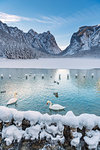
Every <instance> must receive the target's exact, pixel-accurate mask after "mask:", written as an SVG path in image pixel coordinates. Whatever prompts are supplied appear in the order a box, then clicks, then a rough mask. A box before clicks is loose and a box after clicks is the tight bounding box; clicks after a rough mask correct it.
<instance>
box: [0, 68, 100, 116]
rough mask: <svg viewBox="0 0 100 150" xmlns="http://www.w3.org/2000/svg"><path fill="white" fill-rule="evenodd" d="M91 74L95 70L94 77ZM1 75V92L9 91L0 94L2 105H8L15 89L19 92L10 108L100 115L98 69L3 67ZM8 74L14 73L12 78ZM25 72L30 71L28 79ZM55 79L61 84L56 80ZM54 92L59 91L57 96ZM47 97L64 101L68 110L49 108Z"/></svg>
mask: <svg viewBox="0 0 100 150" xmlns="http://www.w3.org/2000/svg"><path fill="white" fill-rule="evenodd" d="M92 73H94V77H93V78H92V77H91V74H92ZM0 74H3V75H4V78H3V79H1V78H0V92H1V91H4V90H6V93H0V105H3V106H6V103H7V102H8V100H9V99H10V98H12V97H13V95H14V92H17V94H18V95H17V97H18V102H17V104H16V105H10V106H8V107H12V108H16V109H18V110H35V111H40V112H41V113H49V114H56V113H59V114H66V112H67V111H70V110H71V111H73V112H74V113H75V114H76V115H79V114H81V113H93V114H96V115H100V70H99V69H92V70H66V69H56V70H50V69H0ZM9 74H11V79H9ZM25 74H28V79H26V78H25ZM34 74H35V75H36V78H35V79H34ZM42 74H44V79H42V77H41V76H42ZM59 74H61V80H59ZM75 74H78V78H75ZM84 74H85V76H86V77H85V78H84V77H83V75H84ZM67 75H69V79H68V78H67ZM51 76H52V77H51ZM54 80H56V81H58V82H59V84H57V83H54ZM54 92H58V95H59V97H58V98H57V97H55V96H54V94H53V93H54ZM48 100H50V101H51V102H52V103H56V104H61V105H62V106H65V107H66V109H65V110H64V111H58V112H55V111H50V110H49V108H48V106H47V105H46V102H47V101H48Z"/></svg>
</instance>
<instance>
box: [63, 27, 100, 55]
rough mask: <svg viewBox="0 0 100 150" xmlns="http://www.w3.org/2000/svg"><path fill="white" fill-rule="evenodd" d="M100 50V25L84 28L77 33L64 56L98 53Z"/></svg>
mask: <svg viewBox="0 0 100 150" xmlns="http://www.w3.org/2000/svg"><path fill="white" fill-rule="evenodd" d="M99 50H100V25H95V26H82V27H80V28H79V30H78V31H77V32H75V33H74V34H73V35H72V37H71V40H70V45H69V46H68V47H67V48H66V50H65V51H64V52H63V53H64V55H76V54H79V53H82V54H83V53H84V52H86V51H87V53H88V52H89V53H90V52H92V53H93V52H96V51H99Z"/></svg>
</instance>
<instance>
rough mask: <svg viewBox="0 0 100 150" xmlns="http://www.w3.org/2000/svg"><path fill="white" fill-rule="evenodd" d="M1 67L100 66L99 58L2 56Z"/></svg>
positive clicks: (79, 67)
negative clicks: (20, 58) (19, 58)
mask: <svg viewBox="0 0 100 150" xmlns="http://www.w3.org/2000/svg"><path fill="white" fill-rule="evenodd" d="M0 68H48V69H56V68H57V69H59V68H60V69H91V68H100V59H99V58H41V59H31V60H29V59H28V60H14V59H13V60H10V59H5V58H0Z"/></svg>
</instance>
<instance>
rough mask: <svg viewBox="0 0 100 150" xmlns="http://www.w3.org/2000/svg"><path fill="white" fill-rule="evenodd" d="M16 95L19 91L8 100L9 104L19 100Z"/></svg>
mask: <svg viewBox="0 0 100 150" xmlns="http://www.w3.org/2000/svg"><path fill="white" fill-rule="evenodd" d="M16 96H17V93H14V97H13V98H11V99H10V100H9V101H8V103H7V105H10V104H14V103H16V102H17V100H18V99H17V98H16Z"/></svg>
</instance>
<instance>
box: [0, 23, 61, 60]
mask: <svg viewBox="0 0 100 150" xmlns="http://www.w3.org/2000/svg"><path fill="white" fill-rule="evenodd" d="M0 48H1V49H0V56H5V57H8V58H35V57H41V56H47V54H48V55H51V54H52V55H55V54H58V53H60V52H61V50H60V48H59V47H58V45H57V43H56V40H55V38H54V36H53V35H52V34H51V33H50V31H47V32H43V33H40V34H38V33H37V32H35V31H34V30H33V29H30V30H29V31H28V32H27V33H25V32H23V31H22V30H20V29H18V28H17V27H9V26H7V24H5V23H2V22H1V21H0Z"/></svg>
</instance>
